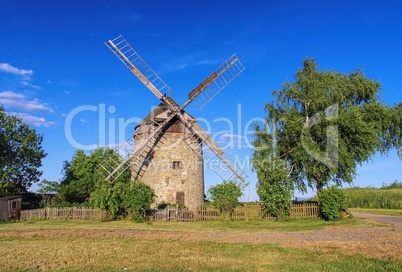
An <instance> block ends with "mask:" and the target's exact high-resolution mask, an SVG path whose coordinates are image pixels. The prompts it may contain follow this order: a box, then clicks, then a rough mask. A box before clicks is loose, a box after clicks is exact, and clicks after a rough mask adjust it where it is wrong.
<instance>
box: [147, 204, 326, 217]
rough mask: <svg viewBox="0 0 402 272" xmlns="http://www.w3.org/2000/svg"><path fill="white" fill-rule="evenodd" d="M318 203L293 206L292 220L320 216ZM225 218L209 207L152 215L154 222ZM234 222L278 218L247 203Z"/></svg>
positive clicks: (174, 209) (167, 210)
mask: <svg viewBox="0 0 402 272" xmlns="http://www.w3.org/2000/svg"><path fill="white" fill-rule="evenodd" d="M318 212H319V209H318V204H317V203H316V202H304V203H299V204H292V206H291V208H290V213H289V218H290V219H312V218H317V217H318V216H319V213H318ZM224 218H225V214H223V213H221V212H220V211H219V210H218V209H216V208H212V207H208V208H204V209H200V210H198V211H195V212H192V211H189V210H187V209H183V208H177V207H176V206H167V207H166V208H165V209H164V210H159V211H156V212H155V213H154V214H153V215H152V220H154V221H214V220H215V221H216V220H222V219H224ZM230 218H231V219H232V220H274V219H276V217H274V216H270V215H268V216H267V215H264V212H263V210H262V207H261V204H260V203H245V204H243V205H241V206H239V207H237V208H236V209H235V210H234V211H233V213H232V214H231V217H230Z"/></svg>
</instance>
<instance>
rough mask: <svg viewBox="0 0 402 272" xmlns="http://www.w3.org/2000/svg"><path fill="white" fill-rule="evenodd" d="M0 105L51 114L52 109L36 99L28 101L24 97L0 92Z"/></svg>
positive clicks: (8, 92)
mask: <svg viewBox="0 0 402 272" xmlns="http://www.w3.org/2000/svg"><path fill="white" fill-rule="evenodd" d="M0 104H3V105H4V106H5V107H8V108H14V109H18V110H23V111H28V112H53V109H52V108H51V107H49V106H48V105H47V104H46V103H42V102H40V101H39V100H38V99H36V98H35V99H33V100H28V99H27V97H26V96H25V95H22V94H18V93H14V92H10V91H6V92H0Z"/></svg>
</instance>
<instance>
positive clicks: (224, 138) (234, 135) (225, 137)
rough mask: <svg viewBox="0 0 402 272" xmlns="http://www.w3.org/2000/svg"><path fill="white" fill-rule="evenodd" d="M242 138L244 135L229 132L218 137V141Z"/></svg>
mask: <svg viewBox="0 0 402 272" xmlns="http://www.w3.org/2000/svg"><path fill="white" fill-rule="evenodd" d="M243 138H244V136H240V135H236V134H230V133H224V134H222V135H221V136H220V137H219V142H221V141H222V142H227V141H234V140H236V139H243Z"/></svg>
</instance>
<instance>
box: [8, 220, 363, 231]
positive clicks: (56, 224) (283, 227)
mask: <svg viewBox="0 0 402 272" xmlns="http://www.w3.org/2000/svg"><path fill="white" fill-rule="evenodd" d="M368 224H370V223H368V222H367V221H365V220H362V219H359V218H351V219H348V220H340V221H335V222H327V221H324V220H321V219H318V218H317V219H309V220H289V221H263V220H259V221H199V222H161V221H158V222H149V223H143V224H137V223H134V222H132V221H130V220H120V221H110V222H99V221H95V220H81V221H80V220H27V221H21V222H12V223H3V224H0V231H1V230H7V229H13V230H17V229H21V230H22V229H26V230H29V229H75V228H78V229H79V228H84V229H136V230H165V231H170V230H172V231H184V232H198V231H213V232H243V231H246V232H265V231H278V232H281V231H305V230H319V229H323V228H326V227H329V226H363V225H368Z"/></svg>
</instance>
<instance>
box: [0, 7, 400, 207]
mask: <svg viewBox="0 0 402 272" xmlns="http://www.w3.org/2000/svg"><path fill="white" fill-rule="evenodd" d="M270 2H272V1H253V0H251V1H247V2H240V1H238V2H237V1H209V0H207V1H197V2H195V1H154V0H151V1H113V2H112V1H102V0H100V1H97V2H96V4H94V3H93V2H89V1H19V0H13V1H4V0H3V1H0V25H1V26H2V27H1V30H0V34H1V35H0V39H1V43H0V103H1V104H2V105H3V106H4V107H5V109H6V111H8V112H10V113H13V114H16V115H18V116H20V117H22V118H24V120H25V122H27V123H29V124H31V125H32V126H34V127H35V128H36V130H37V131H38V132H39V133H41V134H43V136H44V143H43V148H44V150H45V151H46V152H47V153H48V156H47V157H46V158H45V159H44V160H43V168H42V170H43V176H42V177H43V178H46V179H51V180H59V179H60V178H61V173H60V171H61V168H62V162H63V161H64V160H71V158H72V155H73V154H74V152H75V150H76V147H77V146H76V144H80V145H82V146H84V147H85V146H90V145H113V144H115V143H116V142H120V139H123V138H125V137H128V136H129V135H130V134H131V133H132V132H133V127H134V125H135V124H136V122H138V121H139V120H141V119H142V118H144V117H145V116H146V115H147V114H148V113H149V111H150V110H151V107H152V106H156V105H157V104H158V103H159V101H158V99H157V98H156V97H155V96H154V95H153V94H152V93H151V92H150V91H149V90H148V89H147V88H146V87H145V86H143V85H142V84H141V83H140V82H139V81H138V80H137V79H136V78H135V77H134V75H132V74H131V73H130V72H129V71H128V70H127V68H125V67H124V66H123V64H122V63H121V62H120V61H119V60H118V59H117V58H116V57H115V56H114V55H113V54H112V53H111V52H110V51H109V49H108V48H107V47H106V46H105V45H104V42H106V41H107V40H109V39H112V38H114V37H116V36H117V35H118V34H123V35H124V37H125V38H126V39H127V40H128V41H129V42H130V43H131V45H132V46H133V47H134V49H136V50H137V52H138V53H139V54H140V55H141V56H142V58H143V59H144V60H145V61H146V62H147V63H148V64H149V65H150V66H151V67H152V68H153V69H154V70H155V71H156V73H157V74H158V75H159V76H160V77H161V78H162V79H163V80H164V81H165V82H166V83H167V84H168V85H169V86H170V87H171V89H172V90H173V92H172V94H171V95H172V97H173V98H174V99H175V100H176V101H177V102H178V103H179V104H181V103H183V102H185V100H186V97H187V93H188V92H189V91H190V90H192V89H193V88H194V87H195V86H196V85H198V84H199V83H200V82H201V81H202V80H203V79H204V78H205V77H206V76H208V75H209V74H210V73H211V72H212V71H213V70H214V69H215V68H217V67H218V66H219V65H220V64H221V63H222V62H223V61H224V60H226V59H227V58H229V57H230V56H231V55H232V54H233V53H237V55H238V57H239V58H240V60H241V62H242V63H243V64H244V66H246V70H245V71H244V72H243V73H242V74H241V75H240V76H239V77H238V78H236V79H235V80H234V81H233V82H232V83H231V84H230V85H229V86H228V87H227V88H226V89H224V90H223V91H222V92H221V93H220V94H219V95H218V96H216V97H215V98H214V99H213V100H212V101H211V102H210V103H209V104H208V105H207V106H206V107H204V108H203V109H202V110H200V111H198V110H197V109H196V108H195V107H194V106H193V105H190V106H189V107H187V108H186V110H187V111H188V112H189V113H190V114H192V115H193V116H194V117H196V118H198V119H199V120H201V121H202V120H208V123H209V126H207V125H205V124H203V123H202V122H201V125H202V126H203V127H204V128H206V129H207V131H208V132H210V134H211V135H212V136H213V137H214V139H215V140H216V141H217V142H219V143H220V144H221V145H222V146H224V147H227V148H226V151H227V153H229V154H230V155H231V156H236V155H237V156H239V158H244V157H247V156H248V155H250V154H251V149H250V148H249V147H248V146H247V142H249V141H251V140H252V136H251V135H250V133H251V132H252V127H251V125H249V124H251V121H253V120H254V121H255V120H257V121H258V120H259V119H260V118H264V116H265V113H264V110H263V108H264V104H265V103H266V102H269V101H271V100H272V96H271V93H272V91H274V90H277V89H280V88H281V85H282V84H283V83H284V81H285V80H286V79H288V80H292V79H293V75H294V74H295V72H296V71H297V69H298V68H300V67H301V66H302V61H303V59H304V58H305V57H306V56H309V57H314V58H316V59H317V62H318V65H319V67H320V68H322V69H327V70H329V69H334V70H337V71H340V72H345V73H349V72H352V71H354V70H355V69H356V68H361V69H363V70H364V71H365V73H366V76H367V77H369V78H373V79H376V80H378V81H379V82H380V83H381V84H382V89H383V91H382V93H381V96H382V98H383V100H384V102H385V103H387V104H394V103H395V102H397V101H401V94H400V92H401V90H402V69H401V64H402V51H401V48H402V17H401V16H400V14H401V13H402V6H401V4H399V3H398V1H336V2H335V1H332V2H328V1H276V2H277V3H270ZM66 120H67V122H66ZM227 120H230V121H231V124H229V123H228V122H227ZM119 122H120V125H119ZM66 124H67V125H66ZM70 124H71V130H70V131H71V133H66V127H70ZM102 124H104V128H105V131H103V132H102V131H101V132H99V128H100V127H102V126H103V125H102ZM232 125H233V126H232ZM121 127H123V130H122V129H120V131H118V130H119V129H118V128H121ZM71 137H73V139H74V141H75V143H76V144H72V143H71V139H70V140H69V138H71ZM400 167H401V161H399V159H398V157H397V155H396V152H395V151H393V152H391V153H390V154H389V156H388V157H382V156H375V157H374V159H373V161H372V162H369V163H367V164H364V165H363V166H362V167H359V169H358V176H357V177H356V180H355V182H354V185H358V186H377V187H378V186H381V185H382V183H383V182H386V183H390V182H392V181H394V180H398V181H402V172H401V171H400ZM246 171H247V172H248V174H249V176H250V177H249V182H250V191H251V199H252V200H255V199H256V194H255V181H256V178H255V174H254V173H252V172H251V171H250V170H249V169H248V170H246ZM218 182H220V178H219V177H218V176H216V175H215V174H214V173H210V171H207V173H206V188H208V187H209V186H210V185H213V184H216V183H218ZM33 189H35V187H33ZM296 195H300V194H296ZM247 197H248V195H247V196H246V198H247Z"/></svg>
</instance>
